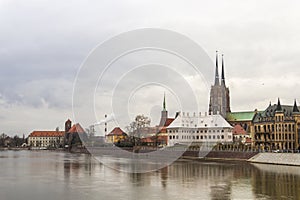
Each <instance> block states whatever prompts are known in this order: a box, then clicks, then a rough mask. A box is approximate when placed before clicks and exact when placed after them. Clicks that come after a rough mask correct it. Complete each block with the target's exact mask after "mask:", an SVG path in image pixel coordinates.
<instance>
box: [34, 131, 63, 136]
mask: <svg viewBox="0 0 300 200" xmlns="http://www.w3.org/2000/svg"><path fill="white" fill-rule="evenodd" d="M64 134H65V132H64V131H33V132H32V133H30V135H29V137H63V136H64Z"/></svg>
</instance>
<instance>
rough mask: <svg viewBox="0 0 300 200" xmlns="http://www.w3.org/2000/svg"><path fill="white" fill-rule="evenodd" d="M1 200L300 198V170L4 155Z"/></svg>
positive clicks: (0, 173) (54, 154)
mask: <svg viewBox="0 0 300 200" xmlns="http://www.w3.org/2000/svg"><path fill="white" fill-rule="evenodd" d="M0 170H1V171H0V199H1V200H19V199H22V200H35V199H36V200H60V199H66V200H68V199H70V200H77V199H80V200H81V199H82V200H89V199H97V200H98V199H105V200H106V199H107V200H113V199H143V200H144V199H299V198H300V167H292V166H276V165H265V164H250V163H243V162H225V163H221V162H204V161H188V160H181V161H177V162H175V163H173V164H172V165H170V166H168V167H165V168H163V169H160V170H159V171H155V172H149V173H143V174H133V173H125V172H120V171H117V170H114V169H111V168H109V167H107V166H104V165H102V164H100V163H99V162H97V161H95V160H94V159H93V157H92V156H90V155H85V154H70V153H65V152H49V151H0Z"/></svg>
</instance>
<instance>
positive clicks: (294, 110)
mask: <svg viewBox="0 0 300 200" xmlns="http://www.w3.org/2000/svg"><path fill="white" fill-rule="evenodd" d="M295 112H299V109H298V106H297V102H296V99H295V102H294V107H293V113H295Z"/></svg>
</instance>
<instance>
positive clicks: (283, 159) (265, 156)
mask: <svg viewBox="0 0 300 200" xmlns="http://www.w3.org/2000/svg"><path fill="white" fill-rule="evenodd" d="M247 161H248V162H252V163H262V164H274V165H291V166H300V153H259V154H257V155H255V156H253V157H252V158H250V159H248V160H247Z"/></svg>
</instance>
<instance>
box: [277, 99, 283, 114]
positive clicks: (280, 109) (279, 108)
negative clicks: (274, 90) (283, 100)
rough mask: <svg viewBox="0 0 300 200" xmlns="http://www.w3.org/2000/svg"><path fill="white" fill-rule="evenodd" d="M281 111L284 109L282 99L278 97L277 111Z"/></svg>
mask: <svg viewBox="0 0 300 200" xmlns="http://www.w3.org/2000/svg"><path fill="white" fill-rule="evenodd" d="M280 111H282V108H281V105H280V99H279V98H278V102H277V107H276V112H280Z"/></svg>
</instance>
